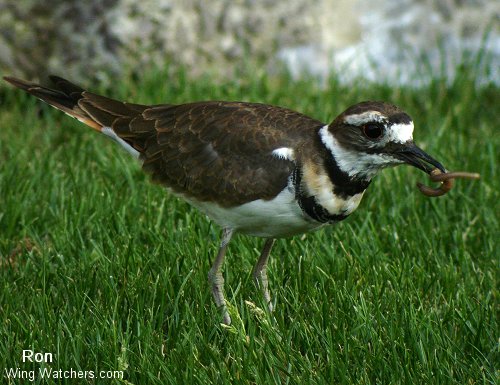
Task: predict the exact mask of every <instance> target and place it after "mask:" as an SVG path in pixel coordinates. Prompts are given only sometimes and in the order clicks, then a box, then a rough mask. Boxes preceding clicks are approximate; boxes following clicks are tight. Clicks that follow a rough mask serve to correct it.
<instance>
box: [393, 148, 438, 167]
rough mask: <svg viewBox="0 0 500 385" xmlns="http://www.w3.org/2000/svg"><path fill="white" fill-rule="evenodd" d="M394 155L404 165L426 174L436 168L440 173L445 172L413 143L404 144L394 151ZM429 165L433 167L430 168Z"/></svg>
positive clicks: (434, 160)
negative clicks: (409, 165) (406, 164)
mask: <svg viewBox="0 0 500 385" xmlns="http://www.w3.org/2000/svg"><path fill="white" fill-rule="evenodd" d="M394 155H395V156H396V157H398V158H399V159H401V160H403V161H404V162H405V163H408V164H411V165H412V166H414V167H416V168H419V169H420V170H422V171H424V172H426V173H427V174H429V173H430V172H431V171H432V170H433V169H434V167H437V168H438V169H439V170H440V171H442V172H446V170H445V168H444V167H443V165H442V164H441V163H439V162H438V161H437V160H436V159H434V158H433V157H432V156H430V155H429V154H427V153H426V152H425V151H424V150H422V149H421V148H420V147H417V146H416V145H415V144H414V143H405V144H404V145H403V147H402V148H400V149H398V150H397V151H395V153H394ZM429 164H431V165H433V166H434V167H430V166H429Z"/></svg>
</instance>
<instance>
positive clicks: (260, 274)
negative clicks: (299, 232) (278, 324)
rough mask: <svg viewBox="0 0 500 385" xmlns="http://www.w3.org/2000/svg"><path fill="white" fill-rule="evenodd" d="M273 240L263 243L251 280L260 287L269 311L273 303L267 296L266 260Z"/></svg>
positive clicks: (268, 295)
mask: <svg viewBox="0 0 500 385" xmlns="http://www.w3.org/2000/svg"><path fill="white" fill-rule="evenodd" d="M274 241H275V240H274V239H273V238H269V239H267V240H266V243H264V248H263V249H262V252H261V253H260V257H259V260H258V261H257V263H256V264H255V266H254V268H253V278H254V280H255V283H256V285H257V287H260V289H261V290H262V294H264V299H265V301H266V303H267V306H268V307H269V311H271V312H272V311H273V303H272V302H271V294H269V284H268V280H267V260H268V259H269V254H270V253H271V249H272V247H273V245H274Z"/></svg>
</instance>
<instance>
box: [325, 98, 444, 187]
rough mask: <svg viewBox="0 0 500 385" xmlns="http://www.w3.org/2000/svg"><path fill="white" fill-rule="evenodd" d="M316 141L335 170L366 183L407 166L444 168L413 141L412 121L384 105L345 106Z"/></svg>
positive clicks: (425, 168) (401, 112)
mask: <svg viewBox="0 0 500 385" xmlns="http://www.w3.org/2000/svg"><path fill="white" fill-rule="evenodd" d="M320 138H321V140H322V142H323V143H324V145H325V146H326V147H327V148H328V149H329V150H330V152H331V153H332V155H333V157H334V158H335V161H336V163H337V165H338V167H339V168H340V169H341V170H342V171H344V172H345V173H347V174H348V175H349V176H350V177H353V178H357V179H364V180H370V179H371V178H372V177H373V176H374V175H375V174H376V173H377V172H378V171H379V170H381V169H383V168H386V167H390V166H396V165H400V164H405V163H406V164H410V165H412V166H414V167H416V168H419V169H420V170H422V171H424V172H426V173H430V172H431V170H432V169H434V168H438V169H439V170H441V171H442V172H445V168H444V167H443V166H442V165H441V163H439V162H438V161H437V160H436V159H434V158H433V157H431V156H430V155H429V154H427V153H426V152H425V151H423V150H422V149H421V148H419V147H417V146H416V145H415V143H414V142H413V120H412V119H411V118H410V116H409V115H408V114H406V113H405V112H404V111H403V110H401V109H400V108H399V107H397V106H395V105H392V104H389V103H385V102H362V103H358V104H355V105H353V106H351V107H349V108H348V109H347V110H346V111H344V112H343V113H342V114H340V115H339V116H338V117H337V118H336V119H335V120H334V121H333V122H332V123H331V124H330V125H328V126H325V127H323V128H322V129H321V130H320Z"/></svg>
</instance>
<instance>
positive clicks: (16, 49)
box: [0, 0, 500, 85]
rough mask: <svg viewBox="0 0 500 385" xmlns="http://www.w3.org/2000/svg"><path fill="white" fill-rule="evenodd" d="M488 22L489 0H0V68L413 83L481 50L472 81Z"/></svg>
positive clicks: (498, 14)
mask: <svg viewBox="0 0 500 385" xmlns="http://www.w3.org/2000/svg"><path fill="white" fill-rule="evenodd" d="M499 25H500V1H495V0H289V1H272V0H233V1H230V0H205V1H203V0H141V1H137V0H86V1H80V0H22V1H19V0H0V72H2V74H7V73H8V74H14V75H17V76H23V77H26V78H29V79H33V80H37V79H38V78H43V77H45V76H46V75H47V74H48V73H57V74H60V75H62V76H65V77H69V78H72V79H75V80H77V81H82V80H88V79H90V78H93V79H97V80H100V81H102V82H104V83H105V84H106V83H109V82H111V81H112V80H113V79H114V78H116V77H118V76H120V75H121V74H124V73H137V74H140V72H141V71H144V70H147V69H148V68H152V67H163V66H166V65H167V64H168V65H169V66H171V68H175V67H176V66H182V67H183V68H184V69H185V70H186V71H187V73H188V74H189V75H190V76H193V77H196V76H201V75H209V76H212V77H217V78H221V79H223V78H228V77H229V78H231V77H235V76H238V74H239V73H242V71H244V70H245V69H246V70H248V69H249V68H250V69H251V68H260V69H263V70H265V71H267V72H271V73H272V72H274V71H279V70H280V69H281V68H283V67H285V68H287V69H288V70H289V71H290V72H291V74H292V75H293V76H301V75H302V74H305V73H308V74H313V75H315V76H318V77H319V78H325V77H326V76H328V74H329V73H331V72H332V71H334V72H335V73H337V74H338V75H339V77H340V79H341V80H342V81H345V82H349V81H351V80H353V79H355V78H359V77H361V78H364V79H368V80H371V81H379V80H381V81H389V82H395V83H403V84H416V85H418V84H420V83H421V82H425V76H430V75H434V76H436V75H438V76H440V75H441V76H448V77H450V78H452V77H453V74H454V71H455V69H456V66H457V64H459V63H460V62H462V61H463V60H464V57H465V58H467V55H470V57H472V58H476V57H477V53H478V52H479V50H481V55H480V58H481V59H482V60H483V61H484V63H480V65H479V66H478V68H480V69H481V73H480V74H478V78H479V81H480V82H483V83H485V82H490V81H493V82H496V84H499V83H500V80H499V73H498V69H499V67H500V26H499ZM417 79H418V80H417Z"/></svg>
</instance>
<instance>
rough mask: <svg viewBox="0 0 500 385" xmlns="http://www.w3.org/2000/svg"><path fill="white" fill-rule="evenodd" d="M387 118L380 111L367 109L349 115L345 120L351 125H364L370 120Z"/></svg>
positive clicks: (380, 120) (378, 120)
mask: <svg viewBox="0 0 500 385" xmlns="http://www.w3.org/2000/svg"><path fill="white" fill-rule="evenodd" d="M386 120H387V118H386V117H385V116H384V115H382V114H381V113H380V112H378V111H366V112H363V113H361V114H355V115H347V116H346V117H345V118H344V122H345V123H347V124H350V125H351V126H362V125H363V124H366V123H368V122H384V121H386Z"/></svg>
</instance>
